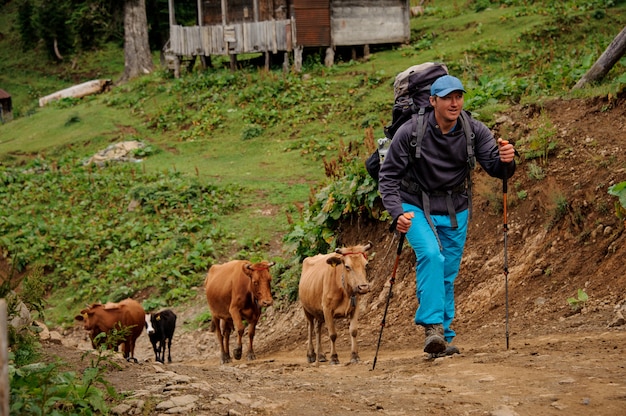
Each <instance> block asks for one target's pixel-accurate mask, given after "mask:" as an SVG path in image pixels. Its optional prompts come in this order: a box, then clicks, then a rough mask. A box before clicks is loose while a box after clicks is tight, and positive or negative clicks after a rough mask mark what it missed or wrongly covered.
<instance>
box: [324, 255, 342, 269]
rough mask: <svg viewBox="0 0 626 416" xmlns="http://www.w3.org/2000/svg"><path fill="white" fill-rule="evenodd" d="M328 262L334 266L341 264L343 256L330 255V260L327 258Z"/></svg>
mask: <svg viewBox="0 0 626 416" xmlns="http://www.w3.org/2000/svg"><path fill="white" fill-rule="evenodd" d="M326 263H328V264H330V265H331V266H332V267H335V266H337V265H339V264H341V257H340V256H332V257H329V258H328V260H326Z"/></svg>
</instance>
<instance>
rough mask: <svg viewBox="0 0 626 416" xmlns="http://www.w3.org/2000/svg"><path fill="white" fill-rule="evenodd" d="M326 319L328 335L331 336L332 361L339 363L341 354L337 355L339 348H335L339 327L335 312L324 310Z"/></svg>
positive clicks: (332, 362)
mask: <svg viewBox="0 0 626 416" xmlns="http://www.w3.org/2000/svg"><path fill="white" fill-rule="evenodd" d="M324 320H325V321H326V327H327V328H328V337H329V338H330V363H331V364H339V356H338V355H337V349H336V348H335V341H337V328H335V320H334V319H333V312H332V311H324Z"/></svg>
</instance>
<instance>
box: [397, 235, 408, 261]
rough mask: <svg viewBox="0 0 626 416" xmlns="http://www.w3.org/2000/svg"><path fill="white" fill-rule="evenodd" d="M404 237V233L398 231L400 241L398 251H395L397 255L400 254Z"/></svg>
mask: <svg viewBox="0 0 626 416" xmlns="http://www.w3.org/2000/svg"><path fill="white" fill-rule="evenodd" d="M405 237H406V233H400V242H399V243H398V251H397V252H396V254H397V255H398V256H399V255H400V254H402V246H403V245H404V239H405Z"/></svg>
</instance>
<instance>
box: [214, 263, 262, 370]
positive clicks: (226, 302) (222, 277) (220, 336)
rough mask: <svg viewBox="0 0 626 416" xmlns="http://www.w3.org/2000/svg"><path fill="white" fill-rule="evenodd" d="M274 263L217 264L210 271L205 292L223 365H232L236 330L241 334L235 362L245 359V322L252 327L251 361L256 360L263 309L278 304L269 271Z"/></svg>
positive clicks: (250, 329) (248, 356)
mask: <svg viewBox="0 0 626 416" xmlns="http://www.w3.org/2000/svg"><path fill="white" fill-rule="evenodd" d="M273 265H274V263H273V262H266V261H262V262H260V263H254V264H252V263H251V262H249V261H247V260H233V261H230V262H228V263H224V264H216V265H214V266H212V267H211V268H210V269H209V272H208V273H207V276H206V279H205V280H204V288H205V291H206V299H207V302H208V304H209V309H210V311H211V315H212V319H211V331H215V334H216V335H217V341H218V342H219V344H220V348H221V353H222V357H221V362H222V364H225V363H229V362H231V357H230V350H229V345H228V344H229V339H230V333H231V332H232V330H233V329H236V330H237V347H235V350H234V351H233V356H234V357H235V359H237V360H239V359H241V353H242V349H243V347H242V337H243V332H244V324H243V321H244V320H246V322H247V323H248V337H249V339H250V348H249V349H248V354H247V358H248V360H255V359H256V356H255V355H254V347H253V346H252V342H253V339H254V334H255V332H256V324H257V322H258V321H259V318H260V317H261V312H262V309H261V308H263V307H266V306H270V305H272V304H273V303H274V300H273V299H272V291H271V287H270V283H271V281H272V276H271V275H270V272H269V269H270V267H272V266H273Z"/></svg>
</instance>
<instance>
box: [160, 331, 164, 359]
mask: <svg viewBox="0 0 626 416" xmlns="http://www.w3.org/2000/svg"><path fill="white" fill-rule="evenodd" d="M159 361H160V362H162V363H165V337H164V336H161V340H160V341H159Z"/></svg>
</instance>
